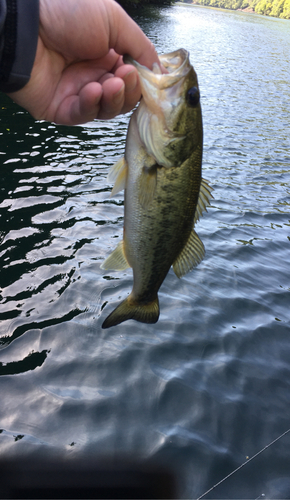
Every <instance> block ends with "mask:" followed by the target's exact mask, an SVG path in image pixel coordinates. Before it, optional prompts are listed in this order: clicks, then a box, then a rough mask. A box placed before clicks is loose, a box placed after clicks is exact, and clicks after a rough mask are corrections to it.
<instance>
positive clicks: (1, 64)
mask: <svg viewBox="0 0 290 500" xmlns="http://www.w3.org/2000/svg"><path fill="white" fill-rule="evenodd" d="M38 23H39V0H0V90H1V91H3V92H7V93H8V92H15V91H16V90H20V89H21V88H22V87H24V85H25V84H26V83H27V82H28V80H29V78H30V74H31V70H32V67H33V63H34V58H35V54H36V47H37V38H38Z"/></svg>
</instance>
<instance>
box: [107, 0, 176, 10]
mask: <svg viewBox="0 0 290 500" xmlns="http://www.w3.org/2000/svg"><path fill="white" fill-rule="evenodd" d="M117 1H118V3H119V4H120V5H122V7H124V9H126V10H127V9H131V8H132V7H133V8H134V7H138V9H140V7H141V8H142V7H146V6H148V5H157V6H162V5H172V4H173V3H174V0H117Z"/></svg>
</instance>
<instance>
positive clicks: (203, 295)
mask: <svg viewBox="0 0 290 500" xmlns="http://www.w3.org/2000/svg"><path fill="white" fill-rule="evenodd" d="M139 22H140V23H141V24H142V26H143V28H144V30H145V31H146V33H147V34H148V35H149V37H150V38H151V39H152V41H153V42H154V43H155V44H156V45H157V47H158V50H159V51H160V52H169V51H171V50H174V49H177V48H180V47H184V48H186V49H188V50H189V51H190V54H191V61H192V64H193V65H194V67H195V69H196V71H197V73H198V76H199V83H200V87H201V94H202V109H203V119H204V132H205V144H204V163H203V176H204V177H205V178H206V179H207V180H209V182H210V184H211V185H212V187H213V188H214V197H215V199H214V200H213V202H212V205H211V208H209V210H208V214H206V215H205V216H204V217H203V218H202V220H201V221H200V222H199V223H198V225H197V232H198V234H199V236H200V238H201V239H202V240H203V242H204V244H205V248H206V257H205V259H204V261H203V262H202V263H201V264H200V265H199V267H198V268H197V269H195V270H194V271H193V272H191V273H190V274H188V275H187V276H186V277H184V278H183V279H181V280H178V279H177V278H176V277H175V275H174V273H173V272H170V273H169V274H168V276H167V278H166V280H165V282H164V284H163V286H162V287H161V290H160V294H159V297H160V306H161V315H160V320H159V322H158V323H157V324H156V325H151V326H148V325H143V324H139V323H136V322H133V321H129V322H126V323H124V324H122V325H120V326H118V327H115V328H112V329H110V330H106V331H104V330H101V324H102V322H103V320H104V318H105V317H106V315H107V314H108V313H109V312H110V311H111V310H112V309H113V307H114V306H115V305H116V304H117V303H118V302H119V301H120V299H121V298H125V297H126V295H127V294H128V292H129V291H130V290H131V285H132V274H131V271H126V272H122V273H121V272H119V273H118V272H113V273H111V272H110V273H105V272H103V271H102V270H101V269H100V264H101V262H102V261H103V259H104V258H105V257H106V256H107V255H108V254H109V252H110V250H111V249H112V248H113V247H115V246H116V243H117V242H118V241H119V239H120V238H121V237H122V224H123V220H122V217H123V198H122V196H121V195H118V196H117V197H115V198H113V199H110V198H109V194H110V186H108V185H107V181H106V176H107V173H108V170H109V167H110V166H111V165H112V164H113V163H114V162H115V161H116V160H117V159H118V158H119V157H120V156H121V155H122V154H123V151H124V141H125V134H126V129H127V125H128V119H129V116H125V117H121V118H118V119H115V120H112V121H111V122H99V123H97V122H94V123H89V124H87V125H86V126H79V127H71V128H68V127H62V126H56V125H53V124H48V123H46V122H35V121H34V120H33V119H32V118H31V117H30V116H29V115H28V114H27V113H26V112H24V111H22V110H20V108H18V107H17V106H16V105H14V104H13V103H12V102H11V101H10V100H9V99H8V98H7V97H5V96H3V95H2V96H1V108H2V109H1V111H0V134H1V136H0V140H1V148H0V155H1V174H0V177H1V181H0V243H1V246H0V259H1V262H0V265H1V270H0V295H1V297H0V332H1V333H0V346H1V353H0V361H1V364H0V375H1V377H0V398H1V402H0V430H1V431H2V432H0V455H1V456H2V457H11V456H12V457H15V456H20V457H22V456H23V457H25V456H27V455H28V454H29V455H31V454H32V455H33V454H34V453H37V452H39V451H40V452H41V453H43V455H47V454H49V453H50V452H51V451H57V452H58V451H59V452H60V453H62V454H64V455H66V454H67V455H68V456H70V457H71V456H79V455H81V454H82V455H85V456H86V457H98V456H99V455H100V454H105V455H107V456H111V457H112V456H115V455H116V454H117V455H120V454H125V455H126V454H127V455H129V456H130V455H134V456H136V455H137V457H140V458H145V459H154V460H156V461H157V462H162V463H165V464H170V465H171V466H173V468H174V470H175V473H176V476H177V478H178V487H179V496H180V497H181V498H197V497H198V496H200V495H202V494H203V493H204V492H205V491H206V490H207V489H209V488H210V487H212V486H213V485H214V484H215V483H217V482H218V481H220V480H221V479H222V478H223V477H225V476H226V475H227V474H229V473H230V472H231V471H232V470H234V469H235V468H237V467H238V466H239V465H240V464H242V463H243V462H244V461H245V460H246V457H251V456H253V455H254V454H255V453H257V452H258V451H259V450H260V449H262V448H263V447H264V446H265V445H267V444H268V443H270V442H271V441H272V440H274V439H275V438H276V437H278V436H279V435H280V434H281V433H283V432H284V431H286V430H287V429H289V428H290V406H289V401H290V321H289V316H290V269H289V260H290V215H289V208H290V111H289V109H290V24H289V21H283V20H279V19H268V18H265V17H259V16H254V15H249V14H244V13H239V12H226V11H218V10H211V9H205V8H199V7H186V6H184V7H178V6H176V7H173V8H169V9H166V10H164V11H161V13H160V16H159V17H158V16H157V17H155V18H154V19H151V20H150V21H149V20H146V19H139ZM289 449H290V435H289V434H288V435H287V436H285V437H284V438H282V439H281V440H279V441H278V442H277V443H275V444H274V445H273V446H271V447H270V448H267V449H266V450H265V451H264V452H263V453H262V454H261V455H259V456H258V457H257V458H256V459H254V460H253V461H251V462H250V463H249V464H247V465H246V466H245V467H243V468H242V469H241V470H240V471H238V472H237V473H236V474H234V475H233V476H231V477H230V478H229V479H228V480H226V481H225V482H224V483H222V484H221V485H220V486H218V487H217V488H215V489H214V490H213V491H212V492H211V493H210V494H209V495H207V497H206V498H258V497H260V495H265V496H264V497H263V498H290V475H289V470H290V453H289ZM261 498H262V497H261Z"/></svg>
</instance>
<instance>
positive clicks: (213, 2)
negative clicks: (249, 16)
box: [178, 0, 290, 19]
mask: <svg viewBox="0 0 290 500" xmlns="http://www.w3.org/2000/svg"><path fill="white" fill-rule="evenodd" d="M178 1H187V0H178ZM191 3H197V4H199V5H208V6H210V7H220V8H222V9H232V10H237V9H248V10H252V11H253V12H256V13H257V14H264V15H266V16H273V17H281V18H283V19H290V0H193V1H192V2H191Z"/></svg>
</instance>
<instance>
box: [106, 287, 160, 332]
mask: <svg viewBox="0 0 290 500" xmlns="http://www.w3.org/2000/svg"><path fill="white" fill-rule="evenodd" d="M158 318H159V302H158V297H157V296H156V299H155V300H153V301H152V302H149V303H147V304H142V303H139V302H137V301H135V300H134V299H132V297H131V295H129V297H127V299H125V300H123V302H121V304H119V305H118V306H117V307H116V309H114V311H113V312H111V314H109V316H108V317H107V318H106V319H105V321H104V323H103V324H102V328H110V327H111V326H116V325H119V324H120V323H123V321H127V319H135V320H136V321H140V322H141V323H156V322H157V321H158Z"/></svg>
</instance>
